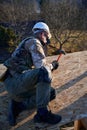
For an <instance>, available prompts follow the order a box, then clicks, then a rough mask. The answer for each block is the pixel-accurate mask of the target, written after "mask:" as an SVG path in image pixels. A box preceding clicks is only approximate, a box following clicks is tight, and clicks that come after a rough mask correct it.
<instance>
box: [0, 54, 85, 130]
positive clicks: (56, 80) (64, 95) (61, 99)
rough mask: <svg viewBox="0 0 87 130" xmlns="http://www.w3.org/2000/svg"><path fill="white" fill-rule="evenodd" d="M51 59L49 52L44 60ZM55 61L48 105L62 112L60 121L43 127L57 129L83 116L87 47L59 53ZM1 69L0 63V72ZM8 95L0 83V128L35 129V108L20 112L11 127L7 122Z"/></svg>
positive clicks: (9, 129)
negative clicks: (52, 97)
mask: <svg viewBox="0 0 87 130" xmlns="http://www.w3.org/2000/svg"><path fill="white" fill-rule="evenodd" d="M55 59H57V56H52V57H48V58H47V61H48V62H51V61H53V60H55ZM59 64H60V66H59V69H57V70H56V71H54V72H53V81H52V86H53V87H54V88H55V89H56V93H57V97H56V100H54V101H52V102H51V103H50V104H49V106H50V109H51V110H52V111H53V112H55V113H58V114H60V115H61V116H62V121H61V122H60V123H59V124H58V125H56V126H50V127H47V130H51V129H55V130H58V129H59V126H61V125H63V124H66V123H69V122H71V121H74V120H77V119H81V118H84V117H87V51H83V52H76V53H72V54H67V55H65V56H62V57H61V59H60V61H59ZM4 69H5V68H3V66H2V65H0V74H1V73H3V71H4ZM8 99H9V97H8V94H7V92H6V91H5V88H4V85H3V84H0V130H24V129H26V130H35V128H34V123H33V120H32V119H33V116H34V114H35V110H31V111H28V112H23V113H22V114H20V116H19V118H18V120H17V122H18V124H17V125H16V126H15V127H10V126H9V125H8V121H7V107H8ZM44 130H46V129H44Z"/></svg>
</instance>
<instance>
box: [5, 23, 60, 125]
mask: <svg viewBox="0 0 87 130" xmlns="http://www.w3.org/2000/svg"><path fill="white" fill-rule="evenodd" d="M32 31H33V36H32V37H29V38H27V39H24V40H23V41H22V42H21V43H20V44H19V46H18V47H17V49H16V50H15V51H14V52H13V54H12V56H11V58H9V59H8V60H7V61H6V62H5V63H4V65H5V66H6V67H7V68H8V77H7V78H6V80H5V86H6V89H7V91H8V93H9V95H10V97H11V101H10V105H9V116H8V117H9V123H10V125H15V124H16V118H17V116H18V115H19V113H20V112H22V111H23V110H26V109H30V108H33V107H36V108H37V113H36V115H35V116H34V122H35V123H42V122H44V123H48V124H56V123H58V122H60V121H61V116H59V115H56V114H53V113H51V112H50V111H49V110H48V108H47V106H48V103H49V101H51V100H53V99H54V98H55V90H54V89H53V88H52V87H51V80H52V77H51V73H52V71H53V70H56V69H57V68H58V66H59V64H58V62H57V61H53V62H52V63H51V64H49V63H47V61H46V47H47V44H48V43H49V42H50V40H49V39H50V38H51V34H50V30H49V27H48V26H47V24H45V23H43V22H38V23H36V24H35V25H34V27H33V29H32Z"/></svg>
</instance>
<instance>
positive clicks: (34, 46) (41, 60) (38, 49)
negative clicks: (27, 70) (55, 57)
mask: <svg viewBox="0 0 87 130" xmlns="http://www.w3.org/2000/svg"><path fill="white" fill-rule="evenodd" d="M26 48H27V49H28V50H29V52H30V53H31V56H32V60H33V64H34V66H35V68H40V67H41V66H44V67H47V68H49V69H50V70H52V68H53V67H52V64H49V63H47V62H46V56H45V51H44V49H43V46H42V44H41V43H40V41H39V40H38V39H32V40H31V41H27V42H26Z"/></svg>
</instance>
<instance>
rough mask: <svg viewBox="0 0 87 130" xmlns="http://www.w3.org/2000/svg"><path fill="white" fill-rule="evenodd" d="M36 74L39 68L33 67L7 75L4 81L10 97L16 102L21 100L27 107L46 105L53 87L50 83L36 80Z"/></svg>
mask: <svg viewBox="0 0 87 130" xmlns="http://www.w3.org/2000/svg"><path fill="white" fill-rule="evenodd" d="M38 74H39V69H34V70H28V71H26V72H24V73H21V74H19V73H15V74H14V76H8V78H7V79H6V80H5V82H4V83H5V87H6V90H7V91H8V93H9V95H10V98H12V99H14V100H15V101H18V102H20V101H23V102H24V103H25V104H26V106H27V108H28V109H29V108H33V107H37V108H40V107H46V106H47V105H48V103H49V101H50V92H51V91H52V89H53V88H52V87H51V84H50V83H47V82H43V81H39V82H38Z"/></svg>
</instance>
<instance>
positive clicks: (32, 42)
mask: <svg viewBox="0 0 87 130" xmlns="http://www.w3.org/2000/svg"><path fill="white" fill-rule="evenodd" d="M37 44H39V45H41V42H40V41H39V39H37V38H34V37H31V38H30V39H28V40H27V41H26V42H25V48H29V47H30V46H32V45H35V46H36V45H37Z"/></svg>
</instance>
